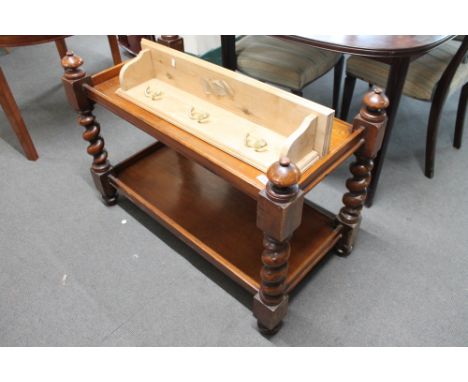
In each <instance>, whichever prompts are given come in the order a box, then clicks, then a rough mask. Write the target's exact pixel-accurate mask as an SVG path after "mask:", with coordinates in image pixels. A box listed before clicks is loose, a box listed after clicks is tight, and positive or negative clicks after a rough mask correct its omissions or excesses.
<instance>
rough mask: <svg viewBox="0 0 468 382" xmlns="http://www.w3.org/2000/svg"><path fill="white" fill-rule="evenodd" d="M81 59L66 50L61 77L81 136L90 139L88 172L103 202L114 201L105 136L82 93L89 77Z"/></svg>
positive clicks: (90, 105) (90, 102) (114, 195)
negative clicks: (89, 166)
mask: <svg viewBox="0 0 468 382" xmlns="http://www.w3.org/2000/svg"><path fill="white" fill-rule="evenodd" d="M81 65H83V60H82V59H81V58H80V57H79V56H76V55H74V54H73V53H72V52H67V54H66V55H65V57H64V58H63V59H62V66H63V68H64V69H65V74H64V76H63V77H62V81H63V84H64V87H65V92H66V94H67V97H68V100H69V102H70V104H71V105H72V106H73V107H74V109H75V110H76V111H77V112H78V122H79V124H80V125H81V126H83V127H84V128H85V132H84V133H83V139H84V140H85V141H87V142H89V146H88V148H87V152H88V154H89V155H91V156H92V157H93V163H92V165H91V175H92V177H93V181H94V184H95V185H96V188H97V189H98V191H99V192H100V193H101V195H102V199H103V201H104V203H106V204H107V205H113V204H115V203H116V201H117V193H116V190H115V188H114V187H112V185H111V184H110V183H109V174H110V172H111V171H112V166H111V164H110V163H109V161H108V159H107V151H106V150H105V144H104V139H103V138H102V136H101V127H100V125H99V123H98V122H97V121H96V117H95V116H94V115H93V113H92V112H93V109H94V104H93V102H92V101H91V100H89V99H88V97H87V96H86V94H85V91H84V89H83V85H85V84H88V83H89V81H90V77H89V76H87V75H86V73H85V72H84V71H82V70H81V69H80V67H81Z"/></svg>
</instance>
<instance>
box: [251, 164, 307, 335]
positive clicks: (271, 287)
mask: <svg viewBox="0 0 468 382" xmlns="http://www.w3.org/2000/svg"><path fill="white" fill-rule="evenodd" d="M267 176H268V183H267V186H266V188H265V189H264V190H262V191H260V194H259V198H258V200H257V226H258V228H260V229H261V230H262V231H263V235H264V239H263V247H264V250H263V253H262V263H263V266H262V269H261V271H260V278H261V285H260V290H259V292H258V293H257V294H256V295H255V296H254V301H253V313H254V316H255V317H256V318H257V323H258V328H259V329H260V331H261V332H262V333H263V334H266V335H271V334H274V333H276V332H277V331H278V330H279V329H280V327H281V323H282V320H283V318H284V317H285V316H286V313H287V311H288V295H287V293H286V292H285V290H286V278H287V275H288V259H289V254H290V252H291V246H290V244H289V240H290V239H291V236H292V234H293V232H294V231H295V230H296V228H297V227H299V225H300V224H301V218H302V207H303V204H304V195H303V193H302V191H301V190H299V186H298V184H297V182H298V181H299V179H300V171H299V169H298V168H297V167H296V166H295V165H294V164H293V163H291V162H290V161H289V159H288V158H286V157H283V158H281V159H280V160H279V162H276V163H274V164H272V165H271V166H270V168H269V169H268V172H267Z"/></svg>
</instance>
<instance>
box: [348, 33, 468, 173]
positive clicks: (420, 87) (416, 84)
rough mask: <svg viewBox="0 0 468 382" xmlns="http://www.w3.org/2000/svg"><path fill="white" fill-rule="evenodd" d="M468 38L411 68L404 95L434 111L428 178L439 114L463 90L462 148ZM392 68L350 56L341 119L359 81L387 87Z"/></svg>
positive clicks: (459, 127)
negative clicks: (448, 99) (454, 94)
mask: <svg viewBox="0 0 468 382" xmlns="http://www.w3.org/2000/svg"><path fill="white" fill-rule="evenodd" d="M467 49H468V37H466V36H460V37H459V38H457V39H454V40H450V41H448V42H446V43H444V44H442V45H440V46H439V47H437V48H435V49H433V50H431V51H430V52H429V53H427V54H425V55H423V56H421V57H419V58H418V59H416V60H415V61H413V62H412V63H411V64H410V66H409V69H408V74H407V77H406V81H405V85H404V87H403V94H405V95H406V96H408V97H412V98H415V99H419V100H423V101H429V102H432V104H431V111H430V113H429V121H428V126H427V136H426V160H425V170H424V172H425V175H426V176H427V177H428V178H432V177H433V176H434V162H435V148H436V143H437V130H438V127H439V121H440V114H441V111H442V108H443V106H444V103H445V100H446V98H447V97H448V96H449V95H450V94H452V93H454V92H455V91H457V90H459V89H460V88H462V90H461V93H460V99H459V104H458V112H457V121H456V126H455V138H454V143H453V145H454V147H456V148H460V147H461V139H462V133H463V122H464V119H465V111H466V103H467V99H468V62H467V61H468V60H467V59H466V58H467V57H466V52H467ZM388 74H389V65H388V64H385V63H382V62H379V61H375V60H373V59H369V58H364V57H358V56H351V57H350V58H349V59H348V61H347V64H346V80H345V86H344V92H343V103H342V108H341V110H342V111H341V119H346V118H347V116H348V111H349V106H350V103H351V98H352V95H353V91H354V86H355V83H356V78H359V79H361V80H363V81H366V82H369V83H370V84H375V85H377V86H380V87H385V85H386V82H387V78H388Z"/></svg>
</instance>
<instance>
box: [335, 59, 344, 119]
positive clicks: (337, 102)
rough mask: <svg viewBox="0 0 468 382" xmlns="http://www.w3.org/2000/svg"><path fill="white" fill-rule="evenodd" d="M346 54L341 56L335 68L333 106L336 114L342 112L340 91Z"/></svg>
mask: <svg viewBox="0 0 468 382" xmlns="http://www.w3.org/2000/svg"><path fill="white" fill-rule="evenodd" d="M344 62H345V58H344V56H341V58H340V60H339V61H338V63H337V64H336V65H335V68H334V69H333V103H332V108H333V109H334V110H335V115H339V113H340V91H341V80H342V78H343V69H344Z"/></svg>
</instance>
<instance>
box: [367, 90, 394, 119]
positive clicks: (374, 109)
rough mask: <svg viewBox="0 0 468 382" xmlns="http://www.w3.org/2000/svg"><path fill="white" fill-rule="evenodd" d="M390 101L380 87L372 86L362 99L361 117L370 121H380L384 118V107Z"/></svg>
mask: <svg viewBox="0 0 468 382" xmlns="http://www.w3.org/2000/svg"><path fill="white" fill-rule="evenodd" d="M389 104H390V102H389V101H388V98H387V96H386V95H385V94H384V92H383V90H382V89H381V88H377V87H376V88H374V89H372V90H371V91H370V92H368V93H366V95H365V96H364V98H363V99H362V108H361V110H360V112H359V114H360V115H361V117H362V118H363V119H365V120H368V121H370V122H381V121H383V120H384V119H385V109H386V108H387V107H388V105H389Z"/></svg>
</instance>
